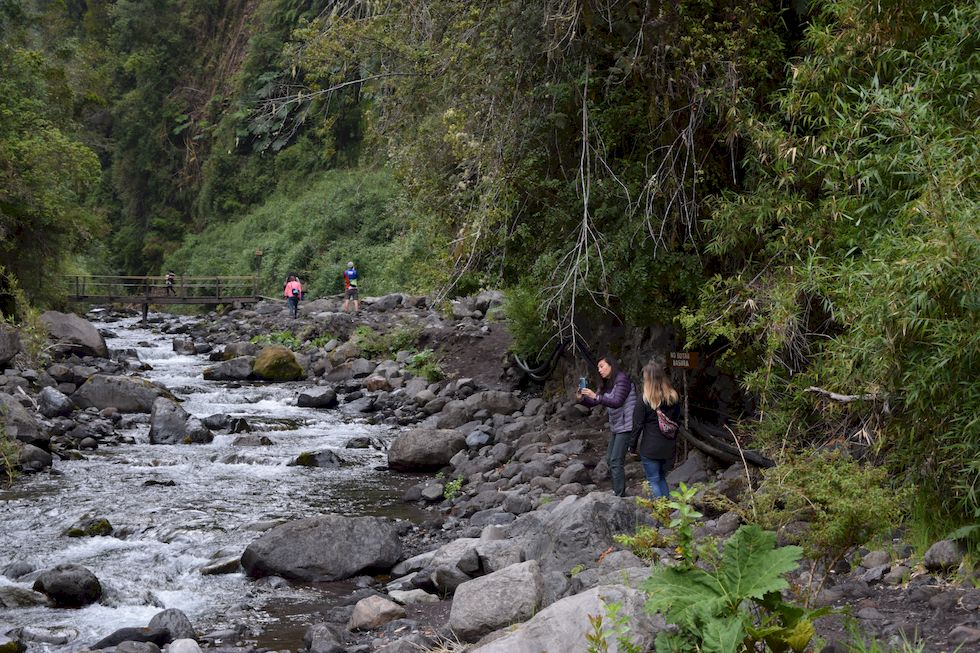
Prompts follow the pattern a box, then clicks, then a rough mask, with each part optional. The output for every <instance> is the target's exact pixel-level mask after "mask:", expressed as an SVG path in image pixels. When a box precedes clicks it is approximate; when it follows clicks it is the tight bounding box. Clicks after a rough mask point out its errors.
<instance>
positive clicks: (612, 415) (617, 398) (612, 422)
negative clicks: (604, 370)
mask: <svg viewBox="0 0 980 653" xmlns="http://www.w3.org/2000/svg"><path fill="white" fill-rule="evenodd" d="M582 403H583V404H585V405H586V406H588V407H590V408H592V407H593V406H605V407H606V408H608V409H609V428H610V429H611V430H612V432H613V433H623V432H625V431H632V430H633V409H634V408H635V407H636V390H634V389H633V382H632V381H630V377H628V376H627V375H626V372H622V371H620V372H619V373H617V374H616V381H615V383H613V387H612V390H610V391H609V392H603V393H602V394H597V395H596V397H595V399H589V398H588V397H582Z"/></svg>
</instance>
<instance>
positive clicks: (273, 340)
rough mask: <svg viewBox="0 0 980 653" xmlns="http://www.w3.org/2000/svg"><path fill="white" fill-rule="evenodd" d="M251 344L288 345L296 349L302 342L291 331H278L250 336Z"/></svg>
mask: <svg viewBox="0 0 980 653" xmlns="http://www.w3.org/2000/svg"><path fill="white" fill-rule="evenodd" d="M249 342H251V343H252V344H253V345H282V346H283V347H288V348H289V349H292V350H293V351H298V350H299V348H300V347H301V346H302V344H303V343H302V342H301V341H300V339H299V338H298V337H296V336H295V335H293V333H292V332H291V331H279V332H277V333H263V334H261V335H257V336H252V339H251V340H249Z"/></svg>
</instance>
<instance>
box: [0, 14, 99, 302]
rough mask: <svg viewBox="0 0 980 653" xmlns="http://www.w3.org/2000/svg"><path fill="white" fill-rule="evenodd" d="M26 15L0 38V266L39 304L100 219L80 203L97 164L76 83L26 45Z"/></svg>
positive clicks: (51, 295)
mask: <svg viewBox="0 0 980 653" xmlns="http://www.w3.org/2000/svg"><path fill="white" fill-rule="evenodd" d="M32 19H37V20H40V18H37V17H34V16H33V15H32V11H31V10H25V11H24V12H23V13H20V14H19V20H17V21H13V22H12V23H11V24H10V25H5V27H6V29H5V31H6V32H8V33H7V35H6V38H4V39H2V40H0V266H2V267H3V268H5V269H6V272H7V274H10V275H13V276H14V277H16V279H17V280H18V282H19V284H20V286H21V287H22V288H23V289H24V291H25V292H26V293H27V294H28V295H29V296H30V297H31V300H32V301H33V302H34V303H36V304H40V303H45V302H51V301H52V300H54V299H55V298H56V297H57V295H58V284H57V275H58V274H60V273H64V272H65V271H66V269H67V268H68V267H69V265H70V264H71V262H72V261H73V259H74V257H75V256H76V255H77V254H78V253H79V252H80V251H82V250H84V249H85V248H86V247H87V246H88V244H89V243H90V242H92V241H93V240H95V239H97V238H99V237H101V236H102V235H103V233H104V221H103V218H102V216H101V215H100V214H99V212H98V211H96V210H93V209H92V208H91V207H89V206H87V202H88V200H89V198H90V197H91V196H92V194H93V192H94V191H95V188H96V184H97V183H98V180H99V175H100V172H101V170H100V165H99V160H98V158H97V156H96V154H95V153H94V152H93V151H92V149H91V148H90V147H88V146H87V145H86V144H85V143H83V142H82V140H81V138H80V137H79V126H78V124H77V123H76V122H75V120H74V118H73V115H72V110H73V107H74V103H75V102H76V101H77V98H76V97H74V96H73V92H74V91H75V90H76V89H75V88H73V87H72V86H71V84H70V82H69V80H67V79H66V76H67V75H68V74H69V72H68V71H67V70H66V69H65V66H64V64H62V63H61V62H59V61H57V60H55V59H53V58H51V57H49V56H46V53H44V52H43V51H41V50H38V49H34V48H33V47H31V46H30V45H28V43H27V42H30V41H31V39H30V36H29V35H30V34H31V32H32V31H33V29H34V25H33V23H32Z"/></svg>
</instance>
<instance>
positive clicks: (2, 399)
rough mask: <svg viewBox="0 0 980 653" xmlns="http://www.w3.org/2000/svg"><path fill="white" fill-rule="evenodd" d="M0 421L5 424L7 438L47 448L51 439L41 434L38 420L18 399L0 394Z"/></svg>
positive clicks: (3, 393)
mask: <svg viewBox="0 0 980 653" xmlns="http://www.w3.org/2000/svg"><path fill="white" fill-rule="evenodd" d="M0 419H2V420H3V422H4V427H5V429H6V434H7V437H8V438H10V439H11V440H19V441H20V442H26V443H28V444H33V445H35V446H40V447H46V446H47V443H48V441H49V438H48V437H47V436H46V435H44V434H43V433H42V432H41V427H40V426H39V425H38V423H37V420H36V419H34V416H33V415H31V414H30V413H29V412H28V411H27V409H26V408H24V407H23V406H22V405H21V403H20V402H19V401H17V399H16V397H14V396H13V395H9V394H7V393H5V392H0Z"/></svg>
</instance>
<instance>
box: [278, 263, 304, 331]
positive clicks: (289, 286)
mask: <svg viewBox="0 0 980 653" xmlns="http://www.w3.org/2000/svg"><path fill="white" fill-rule="evenodd" d="M282 294H283V296H285V298H286V306H287V307H288V308H289V314H290V315H292V316H293V319H294V320H295V319H296V316H297V315H298V314H299V300H300V297H302V296H303V286H301V285H300V283H299V279H297V278H296V275H293V274H291V275H289V278H288V279H287V280H286V285H285V286H284V287H283V289H282Z"/></svg>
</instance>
